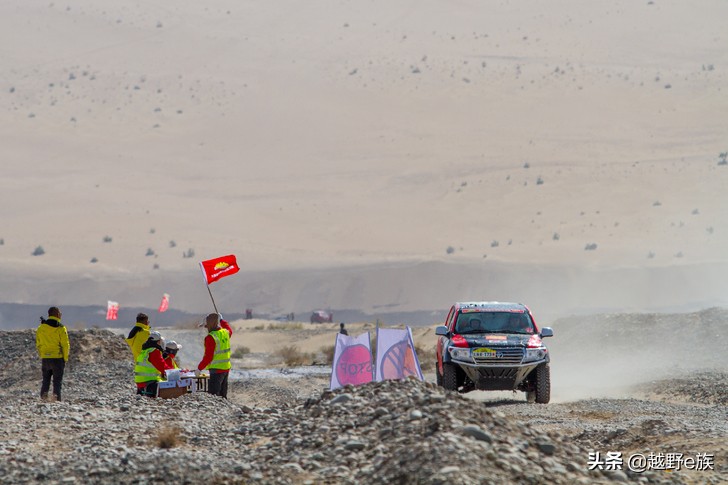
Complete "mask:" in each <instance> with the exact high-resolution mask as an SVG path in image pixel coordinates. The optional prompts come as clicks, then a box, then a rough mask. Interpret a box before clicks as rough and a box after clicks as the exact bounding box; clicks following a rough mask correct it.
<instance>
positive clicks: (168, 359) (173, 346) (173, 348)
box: [162, 340, 182, 369]
mask: <svg viewBox="0 0 728 485" xmlns="http://www.w3.org/2000/svg"><path fill="white" fill-rule="evenodd" d="M181 348H182V346H181V345H180V344H178V343H177V342H175V341H174V340H171V341H169V342H167V345H165V346H164V352H162V356H163V357H164V368H165V369H179V365H178V364H177V352H179V350H180V349H181Z"/></svg>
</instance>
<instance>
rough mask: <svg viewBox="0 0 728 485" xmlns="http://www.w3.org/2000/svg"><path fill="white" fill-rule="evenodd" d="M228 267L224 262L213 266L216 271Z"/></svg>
mask: <svg viewBox="0 0 728 485" xmlns="http://www.w3.org/2000/svg"><path fill="white" fill-rule="evenodd" d="M228 266H230V265H229V264H227V263H226V262H225V261H220V262H219V263H217V264H216V265H215V270H218V269H225V268H227V267H228Z"/></svg>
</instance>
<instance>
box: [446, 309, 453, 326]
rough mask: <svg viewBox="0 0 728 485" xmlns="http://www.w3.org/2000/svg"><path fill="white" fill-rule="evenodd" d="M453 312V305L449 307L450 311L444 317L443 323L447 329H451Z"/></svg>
mask: <svg viewBox="0 0 728 485" xmlns="http://www.w3.org/2000/svg"><path fill="white" fill-rule="evenodd" d="M454 313H455V307H454V306H452V307H450V313H448V314H447V318H446V319H445V325H446V326H447V328H448V329H452V321H453V314H454Z"/></svg>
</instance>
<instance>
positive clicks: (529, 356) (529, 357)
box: [523, 347, 548, 362]
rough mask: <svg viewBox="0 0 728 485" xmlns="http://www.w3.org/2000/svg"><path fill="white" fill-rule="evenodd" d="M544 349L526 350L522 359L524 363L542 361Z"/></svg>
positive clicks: (544, 353) (544, 354) (544, 355)
mask: <svg viewBox="0 0 728 485" xmlns="http://www.w3.org/2000/svg"><path fill="white" fill-rule="evenodd" d="M546 352H548V351H547V350H546V349H545V348H543V347H542V348H540V349H526V356H525V357H524V358H523V361H524V362H533V361H535V360H543V359H544V358H545V357H546Z"/></svg>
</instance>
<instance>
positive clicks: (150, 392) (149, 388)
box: [137, 381, 159, 397]
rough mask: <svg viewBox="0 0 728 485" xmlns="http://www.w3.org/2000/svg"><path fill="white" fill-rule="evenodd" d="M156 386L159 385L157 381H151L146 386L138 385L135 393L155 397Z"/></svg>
mask: <svg viewBox="0 0 728 485" xmlns="http://www.w3.org/2000/svg"><path fill="white" fill-rule="evenodd" d="M157 387H159V382H157V381H151V382H149V383H148V384H147V385H146V387H138V388H137V394H141V395H142V396H148V397H157Z"/></svg>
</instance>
